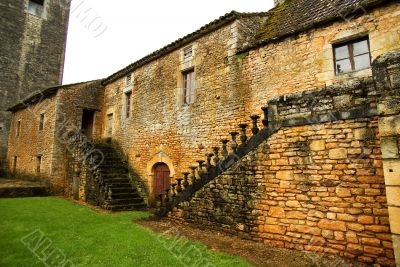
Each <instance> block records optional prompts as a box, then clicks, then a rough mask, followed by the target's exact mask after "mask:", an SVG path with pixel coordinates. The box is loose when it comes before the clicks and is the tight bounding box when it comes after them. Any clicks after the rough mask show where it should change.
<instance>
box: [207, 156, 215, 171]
mask: <svg viewBox="0 0 400 267" xmlns="http://www.w3.org/2000/svg"><path fill="white" fill-rule="evenodd" d="M206 156H207V164H206V168H207V171H208V170H209V169H211V167H212V164H211V159H212V157H213V156H214V154H213V153H208V154H207V155H206Z"/></svg>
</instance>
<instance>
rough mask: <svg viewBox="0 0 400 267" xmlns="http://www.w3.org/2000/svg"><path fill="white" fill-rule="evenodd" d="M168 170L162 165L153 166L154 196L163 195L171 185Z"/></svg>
mask: <svg viewBox="0 0 400 267" xmlns="http://www.w3.org/2000/svg"><path fill="white" fill-rule="evenodd" d="M169 175H170V172H169V168H168V166H167V165H166V164H164V163H158V164H157V165H156V166H154V194H155V195H156V196H157V195H158V194H160V193H165V189H167V188H169V187H170V185H171V181H170V177H169Z"/></svg>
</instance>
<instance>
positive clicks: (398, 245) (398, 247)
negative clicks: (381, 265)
mask: <svg viewBox="0 0 400 267" xmlns="http://www.w3.org/2000/svg"><path fill="white" fill-rule="evenodd" d="M392 240H393V251H394V255H395V257H396V263H397V265H396V266H400V235H397V234H395V235H393V236H392Z"/></svg>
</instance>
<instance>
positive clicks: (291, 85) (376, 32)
mask: <svg viewBox="0 0 400 267" xmlns="http://www.w3.org/2000/svg"><path fill="white" fill-rule="evenodd" d="M358 10H359V11H360V13H361V14H363V15H361V16H354V15H349V16H344V18H343V20H341V21H337V22H335V23H330V24H328V25H324V26H323V27H319V28H314V29H312V30H309V31H306V32H303V33H300V34H298V35H294V36H291V37H288V38H285V39H281V40H279V41H276V42H272V43H269V44H266V45H264V46H261V47H259V48H256V49H252V50H250V51H248V52H245V53H243V54H242V55H239V56H238V61H239V62H241V64H240V68H238V71H239V72H240V74H238V77H241V78H240V79H238V81H240V82H241V83H242V85H243V87H245V88H248V89H246V90H248V94H247V97H246V102H247V103H248V106H247V108H248V113H252V112H256V111H257V110H259V108H260V107H262V106H263V105H265V104H266V101H267V100H269V99H271V98H274V97H277V96H282V95H287V94H291V93H294V92H299V91H304V90H307V89H312V88H320V87H324V86H329V85H331V84H333V83H342V82H344V81H346V80H349V79H354V78H360V77H366V76H372V70H371V69H370V68H369V69H366V70H362V71H356V72H352V73H347V74H340V75H335V69H334V61H333V60H334V56H333V49H332V46H333V45H334V44H336V43H341V42H345V41H348V40H353V39H355V38H358V37H362V36H368V38H369V44H370V52H371V62H372V61H374V60H375V59H376V58H377V57H378V56H379V55H381V54H384V53H386V52H389V51H391V50H396V49H399V48H400V27H399V25H400V16H399V12H400V4H399V3H398V2H397V3H391V4H388V5H386V6H384V7H381V8H377V9H374V10H371V11H368V12H367V11H365V10H364V9H363V7H362V6H360V7H359V8H358Z"/></svg>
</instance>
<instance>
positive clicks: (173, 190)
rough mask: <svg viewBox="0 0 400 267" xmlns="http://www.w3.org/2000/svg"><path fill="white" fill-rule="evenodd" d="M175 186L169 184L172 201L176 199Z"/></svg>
mask: <svg viewBox="0 0 400 267" xmlns="http://www.w3.org/2000/svg"><path fill="white" fill-rule="evenodd" d="M175 187H176V184H175V183H174V184H171V192H172V199H174V198H175V197H176V191H175Z"/></svg>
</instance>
